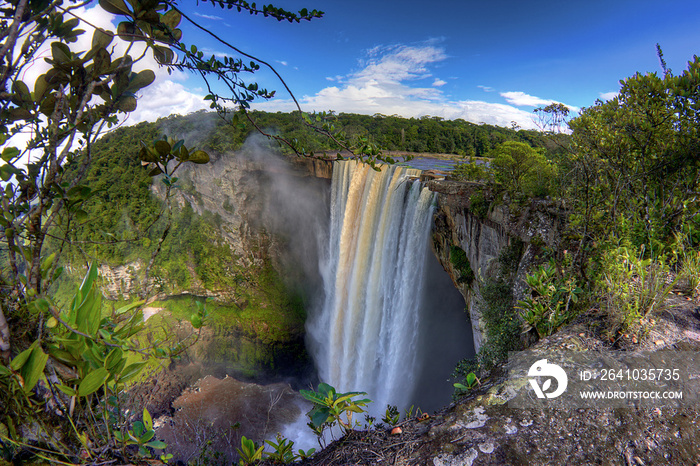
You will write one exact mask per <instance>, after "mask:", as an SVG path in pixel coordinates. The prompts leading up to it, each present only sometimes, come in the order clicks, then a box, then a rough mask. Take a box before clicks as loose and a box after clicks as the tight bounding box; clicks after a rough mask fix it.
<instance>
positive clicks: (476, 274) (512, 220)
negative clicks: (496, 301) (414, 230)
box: [427, 180, 565, 351]
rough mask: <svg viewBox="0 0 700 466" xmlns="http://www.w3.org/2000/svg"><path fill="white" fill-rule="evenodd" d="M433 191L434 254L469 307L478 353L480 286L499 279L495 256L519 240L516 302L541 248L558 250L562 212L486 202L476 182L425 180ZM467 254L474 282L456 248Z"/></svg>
mask: <svg viewBox="0 0 700 466" xmlns="http://www.w3.org/2000/svg"><path fill="white" fill-rule="evenodd" d="M427 183H428V188H429V189H430V190H431V191H433V192H435V193H437V208H436V210H435V214H434V225H433V242H432V245H433V252H434V253H435V255H436V256H437V258H438V259H439V261H440V263H441V264H442V266H443V267H444V268H445V270H446V271H447V272H448V274H449V275H450V277H451V278H452V281H453V283H454V285H455V287H456V288H457V289H458V290H459V291H460V293H462V296H464V300H465V302H466V303H467V308H468V310H469V316H470V318H471V321H472V330H473V333H474V346H475V349H476V350H477V351H478V350H479V348H480V347H481V346H482V345H483V344H484V342H485V338H486V333H487V332H486V328H485V326H484V325H485V323H484V319H483V318H482V310H483V306H484V304H483V300H482V297H481V292H480V287H481V285H482V284H483V283H484V281H485V280H488V279H489V278H497V275H498V273H499V267H498V257H499V255H500V254H501V252H502V251H504V249H506V248H507V247H509V246H513V245H514V244H515V243H516V242H519V241H520V242H522V248H517V250H518V256H519V257H518V258H517V261H518V264H517V272H516V279H515V283H514V290H513V294H514V299H515V300H516V301H517V300H518V299H522V297H523V295H524V292H525V291H526V283H525V281H524V278H525V275H526V274H527V272H528V271H529V270H530V267H531V266H532V264H533V262H534V261H536V259H537V255H538V254H539V252H540V251H541V250H542V248H543V247H545V246H547V247H550V248H554V249H555V248H557V245H558V244H559V240H560V234H561V231H562V225H563V221H564V220H565V217H564V215H565V214H564V212H563V210H562V209H561V208H559V207H557V206H555V205H554V203H552V202H550V201H547V200H534V201H530V202H529V203H528V204H527V205H524V206H521V207H519V209H518V210H516V209H514V208H513V207H512V206H513V204H512V203H510V202H508V200H507V199H505V200H503V199H501V200H497V201H495V202H494V201H492V202H488V201H486V200H485V199H484V197H486V198H488V197H489V193H486V196H484V189H485V188H484V186H483V185H481V184H479V183H470V182H457V181H449V180H427ZM455 247H457V248H460V249H461V250H463V251H464V253H465V254H466V258H467V260H468V262H467V267H468V268H470V269H471V272H472V273H473V279H472V278H471V277H470V279H465V277H464V275H465V272H464V269H465V266H464V265H462V264H457V263H456V261H455V253H454V252H453V251H454V248H455Z"/></svg>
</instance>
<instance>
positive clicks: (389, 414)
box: [382, 405, 401, 426]
mask: <svg viewBox="0 0 700 466" xmlns="http://www.w3.org/2000/svg"><path fill="white" fill-rule="evenodd" d="M400 417H401V413H399V409H398V408H397V407H396V406H393V405H387V407H386V411H384V417H382V421H384V422H385V423H386V424H388V425H390V426H395V425H396V424H398V423H399V418H400Z"/></svg>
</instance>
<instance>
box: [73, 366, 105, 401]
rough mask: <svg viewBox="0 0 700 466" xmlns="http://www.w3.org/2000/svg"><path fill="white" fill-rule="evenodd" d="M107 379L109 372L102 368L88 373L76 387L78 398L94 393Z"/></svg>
mask: <svg viewBox="0 0 700 466" xmlns="http://www.w3.org/2000/svg"><path fill="white" fill-rule="evenodd" d="M108 377H109V372H108V371H107V369H105V368H104V367H100V368H99V369H95V370H94V371H92V372H90V373H89V374H88V375H86V376H85V378H84V379H83V380H82V382H80V385H78V396H87V395H90V394H91V393H95V392H96V391H97V390H98V389H99V388H100V387H101V386H102V385H104V383H105V382H106V381H107V378H108Z"/></svg>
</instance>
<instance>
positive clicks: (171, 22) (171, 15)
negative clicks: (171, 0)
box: [160, 10, 182, 29]
mask: <svg viewBox="0 0 700 466" xmlns="http://www.w3.org/2000/svg"><path fill="white" fill-rule="evenodd" d="M180 21H182V15H181V14H180V13H179V12H178V11H177V10H170V11H168V12H167V13H165V14H164V15H163V16H162V17H161V18H160V22H161V23H163V24H166V25H168V26H170V29H175V28H176V27H177V25H178V24H180Z"/></svg>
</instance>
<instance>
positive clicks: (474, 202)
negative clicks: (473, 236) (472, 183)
mask: <svg viewBox="0 0 700 466" xmlns="http://www.w3.org/2000/svg"><path fill="white" fill-rule="evenodd" d="M489 206H490V203H489V201H488V200H487V199H486V197H485V196H484V193H483V192H482V191H477V192H475V193H474V194H472V195H471V197H470V198H469V208H470V210H471V212H472V213H473V214H474V215H476V216H477V217H478V218H481V219H484V218H486V216H487V215H488V213H489Z"/></svg>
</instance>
